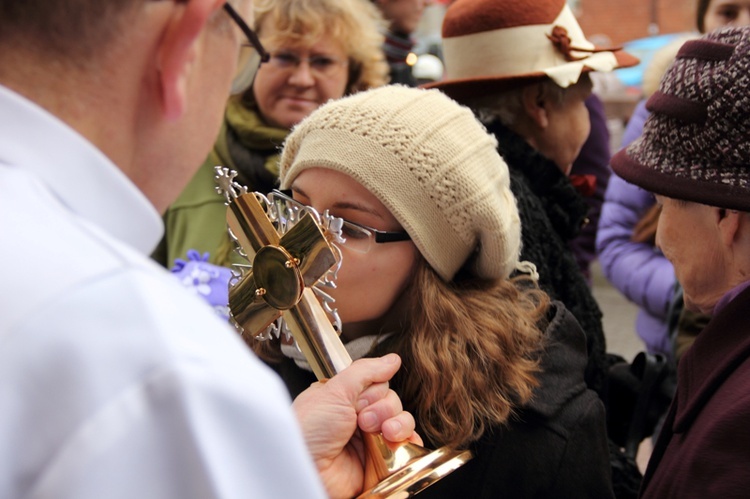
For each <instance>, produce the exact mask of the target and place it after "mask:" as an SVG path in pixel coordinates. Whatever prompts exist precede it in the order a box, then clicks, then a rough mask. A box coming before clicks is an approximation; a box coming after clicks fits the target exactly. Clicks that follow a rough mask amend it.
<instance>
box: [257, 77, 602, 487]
mask: <svg viewBox="0 0 750 499" xmlns="http://www.w3.org/2000/svg"><path fill="white" fill-rule="evenodd" d="M496 147H497V143H496V141H495V139H494V138H493V137H492V136H490V135H488V134H487V132H486V131H485V129H484V127H483V126H482V125H481V124H479V122H477V121H476V119H475V118H474V116H473V114H472V112H471V111H470V110H469V109H467V108H464V107H461V106H459V105H458V104H456V103H455V102H454V101H452V100H450V99H449V98H448V97H446V96H445V95H443V94H442V93H440V92H438V91H435V90H419V89H410V88H406V87H401V86H388V87H382V88H379V89H375V90H370V91H367V92H362V93H359V94H356V95H353V96H350V97H346V98H344V99H340V100H338V101H332V102H330V103H328V104H325V105H324V106H322V107H321V108H319V109H318V110H317V111H315V112H314V113H312V114H311V115H310V116H309V117H308V118H306V119H305V120H304V121H302V122H301V123H300V124H299V125H298V126H297V127H295V129H294V131H293V132H292V134H291V135H290V136H289V138H288V140H287V142H286V143H285V147H284V151H283V153H282V159H281V169H280V178H281V186H282V188H283V189H288V190H290V191H291V195H292V196H293V201H292V200H290V201H289V203H290V204H294V203H298V204H301V205H307V206H311V207H313V208H314V209H315V210H317V211H318V212H320V213H324V212H325V211H328V213H329V214H330V215H332V216H334V217H338V218H342V219H344V220H345V222H344V226H343V229H342V233H343V236H344V238H345V241H344V242H343V243H341V244H340V249H341V254H342V262H341V263H342V264H341V268H340V269H339V272H338V279H337V281H336V283H337V287H336V289H333V290H332V291H331V292H330V293H331V295H332V296H333V297H334V298H335V299H336V302H335V304H334V306H335V307H336V308H337V309H338V313H339V316H340V318H341V321H342V323H343V331H342V339H343V341H344V342H345V345H346V346H347V349H348V350H349V352H350V354H351V355H352V357H353V358H355V359H356V358H359V357H362V356H369V355H375V354H378V353H379V352H397V353H398V354H399V355H401V357H402V358H403V361H404V366H403V368H402V374H401V375H400V376H399V377H398V378H396V379H395V380H394V382H393V384H392V386H393V388H394V389H395V390H396V392H397V393H398V394H399V395H400V397H401V399H402V401H403V403H404V406H405V407H406V408H408V410H410V411H412V412H413V414H414V415H415V417H416V419H417V424H418V429H419V431H420V432H421V434H422V436H423V437H424V438H425V441H426V444H427V445H428V446H430V447H437V446H440V445H451V446H454V447H459V448H470V449H472V451H473V452H474V455H475V457H474V459H473V460H471V461H470V462H469V463H467V464H466V465H464V466H463V467H462V468H460V469H458V470H457V471H455V472H454V473H452V474H451V475H449V476H448V477H446V478H444V479H443V480H441V481H440V482H438V483H437V484H435V485H433V486H431V487H429V488H428V489H426V490H425V491H424V492H422V493H421V494H422V495H423V497H493V496H496V495H501V494H502V495H507V494H510V495H512V496H513V497H553V496H556V497H610V496H611V495H612V491H611V482H610V471H609V461H608V450H607V440H606V434H605V422H604V409H603V406H602V404H601V402H600V401H599V399H598V397H597V396H596V394H595V393H594V392H592V391H590V390H588V389H587V388H586V385H585V382H584V368H585V365H586V362H587V355H586V344H585V337H584V335H583V332H582V331H581V328H580V326H579V325H578V323H577V322H576V321H575V319H574V318H573V317H572V316H571V315H570V313H569V312H568V311H567V310H566V309H565V307H564V306H563V305H562V304H561V303H559V302H550V300H549V299H548V297H547V295H546V294H544V293H543V292H542V291H540V290H539V289H538V287H537V286H536V284H535V282H534V280H533V278H531V277H529V276H526V275H522V274H520V273H519V272H518V271H519V270H521V271H528V270H533V266H531V265H529V264H528V263H526V262H519V254H520V241H521V234H520V232H521V227H520V220H519V215H518V210H517V208H516V203H515V198H514V196H513V194H512V193H511V191H510V189H509V173H508V167H507V165H506V164H505V163H504V162H503V160H502V159H501V158H500V156H499V155H498V154H497V152H496ZM532 273H533V271H532ZM516 274H518V275H516ZM282 338H283V336H282ZM254 347H255V350H256V352H257V353H258V354H259V355H260V356H261V357H262V358H263V359H265V360H266V361H267V362H268V363H269V364H270V365H271V366H272V367H274V368H275V369H276V370H277V371H278V372H279V373H280V374H281V376H282V378H283V379H284V380H285V382H286V383H287V386H288V387H289V389H290V392H291V393H292V395H293V396H296V395H297V393H299V391H301V390H302V389H304V388H305V387H307V386H309V385H310V383H311V382H312V381H314V376H313V374H312V373H311V372H310V371H309V370H308V369H309V368H308V367H307V365H306V362H305V360H304V358H303V357H302V355H301V354H299V352H298V351H297V350H296V348H294V345H280V344H279V343H278V342H256V343H254Z"/></svg>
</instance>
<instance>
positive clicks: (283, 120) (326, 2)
mask: <svg viewBox="0 0 750 499" xmlns="http://www.w3.org/2000/svg"><path fill="white" fill-rule="evenodd" d="M254 4H255V9H254V10H255V20H256V25H257V27H258V36H259V37H260V40H261V42H262V44H263V46H264V47H265V48H266V50H267V51H268V52H269V55H270V58H269V60H268V62H266V63H264V64H261V67H260V69H259V70H258V73H257V75H256V76H255V80H254V82H253V85H252V87H251V88H250V89H249V90H247V91H245V92H244V93H243V94H242V95H236V96H234V97H232V98H231V99H230V100H229V101H228V103H227V109H226V116H225V120H224V124H223V126H222V129H221V132H220V133H219V137H218V140H217V141H216V144H215V146H214V149H213V151H212V152H211V154H210V155H209V157H208V159H207V160H206V163H205V164H204V165H203V166H202V167H201V169H200V170H199V172H198V173H197V174H196V176H195V177H194V178H193V180H192V181H191V183H190V184H189V185H188V186H187V187H186V189H185V190H184V191H183V193H182V194H181V195H180V197H179V198H178V199H177V201H176V202H175V203H174V204H173V205H172V206H171V207H170V208H169V210H168V211H167V213H166V215H165V225H166V235H165V238H164V240H163V241H162V243H161V244H160V246H159V248H158V249H157V251H156V252H155V253H154V257H155V259H156V260H157V261H159V262H160V263H162V264H163V265H166V266H167V267H169V268H172V267H173V265H174V263H175V261H176V260H177V259H185V258H187V254H188V251H189V250H197V251H198V252H199V253H201V254H202V253H206V252H207V253H209V254H210V261H211V262H213V263H216V264H219V265H226V264H228V262H229V260H230V257H231V245H230V243H229V238H228V236H227V234H226V230H225V229H226V222H225V208H226V207H225V205H224V198H223V197H222V196H220V195H219V194H217V193H216V191H215V189H214V186H215V184H214V179H213V176H214V172H213V167H214V166H216V165H222V166H226V167H229V168H232V169H234V170H236V171H238V172H239V179H240V181H241V182H242V183H243V184H244V185H247V186H248V187H249V188H250V189H251V190H257V191H261V192H268V191H270V190H271V189H273V188H274V187H275V186H276V184H277V176H278V159H279V150H280V147H281V144H282V143H283V142H284V139H285V138H286V136H287V134H288V133H289V129H290V128H291V127H293V126H294V125H295V124H297V123H298V122H299V121H301V120H302V119H303V118H304V117H305V116H307V115H308V114H310V113H311V112H312V111H314V110H315V109H317V108H318V107H319V106H320V105H322V104H323V103H325V102H326V101H328V100H330V99H336V98H339V97H341V96H343V95H345V94H350V93H353V92H356V91H359V90H364V89H368V88H372V87H376V86H379V85H383V84H384V83H386V81H387V77H388V65H387V64H386V62H385V59H384V56H383V52H382V44H383V36H382V35H381V34H380V31H381V29H382V27H383V20H382V17H381V15H380V13H379V11H378V10H377V9H376V8H375V7H374V6H373V5H372V4H371V3H369V2H365V1H362V0H261V1H258V2H254ZM196 105H200V103H196Z"/></svg>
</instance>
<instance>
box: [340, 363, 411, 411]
mask: <svg viewBox="0 0 750 499" xmlns="http://www.w3.org/2000/svg"><path fill="white" fill-rule="evenodd" d="M399 367H401V357H399V356H398V355H396V354H395V353H389V354H387V355H384V356H383V357H378V358H375V359H359V360H356V361H354V362H353V363H352V364H351V365H350V366H349V367H347V368H346V369H344V370H343V371H341V372H340V373H338V374H337V375H336V376H334V377H333V378H331V379H330V381H329V382H328V384H329V385H331V384H335V385H336V388H337V389H339V390H342V391H343V392H344V393H346V394H347V398H349V400H351V401H352V402H355V401H356V400H357V399H358V398H359V395H360V394H361V393H362V392H363V391H365V390H366V389H367V388H369V387H370V386H372V385H374V384H377V383H386V382H388V380H390V379H391V378H392V377H393V375H394V374H396V372H397V371H398V369H399ZM329 388H333V387H331V386H329Z"/></svg>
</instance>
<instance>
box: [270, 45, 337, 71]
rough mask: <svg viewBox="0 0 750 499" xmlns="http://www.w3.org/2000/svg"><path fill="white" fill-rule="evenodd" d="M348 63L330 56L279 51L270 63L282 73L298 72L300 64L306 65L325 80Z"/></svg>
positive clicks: (273, 55) (274, 54) (272, 56)
mask: <svg viewBox="0 0 750 499" xmlns="http://www.w3.org/2000/svg"><path fill="white" fill-rule="evenodd" d="M346 62H347V61H346V60H343V61H342V60H339V59H337V58H335V57H332V56H328V55H323V54H314V55H306V56H305V55H301V54H298V53H297V52H294V51H291V50H279V51H278V52H275V53H273V54H271V58H270V59H269V61H268V63H269V65H270V66H272V67H274V68H276V69H278V70H281V71H290V70H296V69H297V68H298V67H299V66H300V64H304V63H306V64H307V66H308V67H309V68H310V72H311V73H313V74H314V75H316V76H319V77H324V78H327V77H330V76H332V75H334V74H335V73H336V71H337V70H338V69H340V68H341V67H344V66H345V65H346Z"/></svg>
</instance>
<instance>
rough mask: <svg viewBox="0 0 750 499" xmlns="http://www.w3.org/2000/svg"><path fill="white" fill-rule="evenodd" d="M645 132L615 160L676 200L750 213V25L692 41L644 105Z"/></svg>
mask: <svg viewBox="0 0 750 499" xmlns="http://www.w3.org/2000/svg"><path fill="white" fill-rule="evenodd" d="M646 107H647V109H649V111H651V113H652V114H651V116H650V117H649V119H648V121H647V122H646V125H645V127H644V129H643V135H641V137H640V138H639V139H638V140H637V141H635V142H634V143H633V144H632V145H630V146H629V147H628V148H627V149H625V150H623V151H620V152H619V153H618V154H616V155H615V157H614V158H612V167H613V169H614V171H615V173H617V174H618V175H620V176H621V177H622V178H624V179H625V180H627V181H628V182H631V183H633V184H636V185H638V186H640V187H643V188H644V189H646V190H648V191H651V192H654V193H656V194H661V195H664V196H667V197H670V198H675V199H682V200H686V201H694V202H697V203H702V204H707V205H711V206H718V207H721V208H728V209H735V210H741V211H750V28H747V27H745V28H727V29H723V30H720V31H716V32H713V33H710V34H708V35H705V36H703V37H702V38H700V39H697V40H692V41H688V42H686V43H685V44H684V45H683V46H682V48H681V49H680V51H679V52H678V54H677V58H676V60H675V62H674V63H673V64H672V66H671V67H670V68H669V69H668V70H667V73H666V74H665V75H664V78H663V79H662V82H661V85H660V87H659V90H658V91H657V92H656V93H654V95H652V96H651V98H649V100H648V102H647V103H646Z"/></svg>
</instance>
